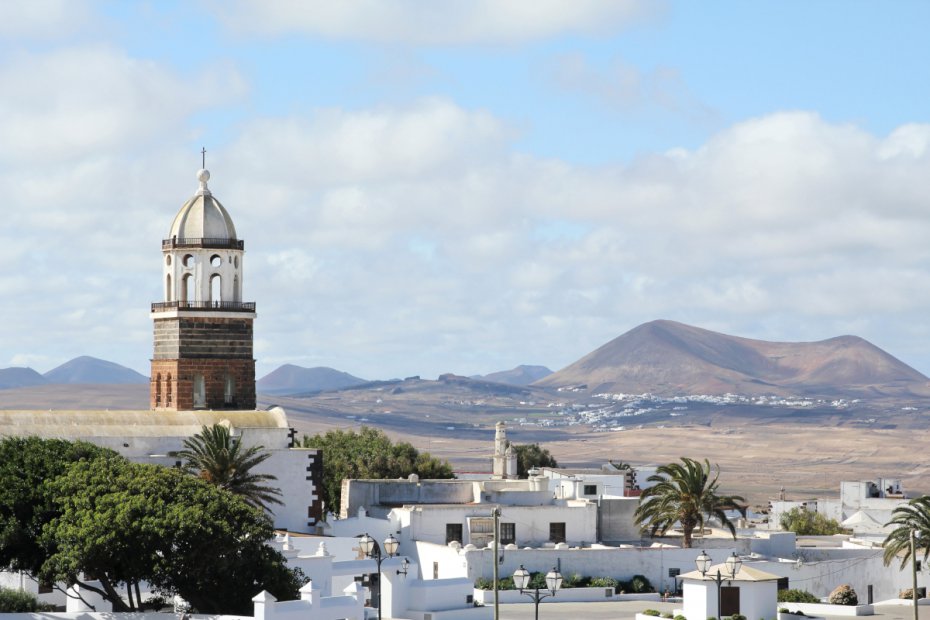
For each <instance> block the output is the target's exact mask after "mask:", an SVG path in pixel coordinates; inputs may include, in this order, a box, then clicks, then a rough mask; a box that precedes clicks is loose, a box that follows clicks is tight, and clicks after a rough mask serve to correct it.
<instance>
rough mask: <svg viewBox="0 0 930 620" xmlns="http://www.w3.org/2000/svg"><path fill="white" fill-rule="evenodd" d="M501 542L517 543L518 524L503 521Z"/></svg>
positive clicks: (503, 543)
mask: <svg viewBox="0 0 930 620" xmlns="http://www.w3.org/2000/svg"><path fill="white" fill-rule="evenodd" d="M501 544H502V545H515V544H517V526H516V524H514V523H501Z"/></svg>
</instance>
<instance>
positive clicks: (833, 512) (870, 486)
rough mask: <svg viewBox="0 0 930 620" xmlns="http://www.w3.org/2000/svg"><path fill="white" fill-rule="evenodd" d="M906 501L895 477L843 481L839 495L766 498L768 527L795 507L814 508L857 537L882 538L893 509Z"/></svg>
mask: <svg viewBox="0 0 930 620" xmlns="http://www.w3.org/2000/svg"><path fill="white" fill-rule="evenodd" d="M905 502H907V495H906V494H905V492H904V489H903V487H902V486H901V480H899V479H897V478H879V479H877V480H858V481H844V482H841V483H840V497H839V499H820V498H818V499H808V500H791V501H789V500H786V499H784V497H781V498H779V499H778V500H772V501H770V502H769V507H770V510H769V523H770V527H771V528H773V529H777V528H779V527H781V518H782V516H783V515H785V514H787V513H788V512H790V511H791V510H793V509H795V508H802V509H804V510H808V511H810V512H816V513H819V514H822V515H824V516H825V517H827V518H829V519H835V520H836V521H837V522H838V523H840V525H842V526H843V527H845V528H848V529H849V530H852V532H853V534H855V535H856V536H859V537H865V538H871V539H875V540H881V539H884V537H885V536H887V534H888V533H889V531H890V529H889V528H887V527H885V524H886V523H888V522H889V521H890V520H891V515H892V513H893V512H894V509H895V508H897V507H898V506H900V505H901V504H903V503H905Z"/></svg>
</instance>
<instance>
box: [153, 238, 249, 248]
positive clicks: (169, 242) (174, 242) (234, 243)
mask: <svg viewBox="0 0 930 620" xmlns="http://www.w3.org/2000/svg"><path fill="white" fill-rule="evenodd" d="M177 248H182V249H183V248H215V249H217V250H244V249H245V241H243V240H242V239H223V238H222V237H203V238H198V237H172V238H171V239H162V242H161V249H162V250H174V249H177Z"/></svg>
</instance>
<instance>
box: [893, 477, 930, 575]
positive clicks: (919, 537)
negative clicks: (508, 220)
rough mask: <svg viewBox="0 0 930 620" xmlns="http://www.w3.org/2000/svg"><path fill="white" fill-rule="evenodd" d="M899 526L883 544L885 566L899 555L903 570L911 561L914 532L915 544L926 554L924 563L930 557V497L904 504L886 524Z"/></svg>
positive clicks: (918, 498)
mask: <svg viewBox="0 0 930 620" xmlns="http://www.w3.org/2000/svg"><path fill="white" fill-rule="evenodd" d="M885 525H886V526H887V525H897V526H898V527H896V528H895V529H894V530H892V531H891V533H890V534H888V537H887V538H885V542H884V543H883V545H884V547H885V553H884V561H885V566H888V565H889V564H891V563H892V562H893V561H894V559H895V558H896V557H898V555H899V554H903V555H901V568H902V569H903V568H904V566H905V564H907V562H908V560H910V559H911V532H912V531H913V532H914V538H915V544H919V545H921V548H922V549H923V552H924V562H926V561H927V557H928V556H930V545H928V544H927V541H930V496H928V495H924V496H923V497H917V498H914V499H912V500H910V501H908V502H907V503H906V504H902V505H900V506H898V507H897V508H895V509H894V511H893V512H892V513H891V521H889V522H888V523H886V524H885Z"/></svg>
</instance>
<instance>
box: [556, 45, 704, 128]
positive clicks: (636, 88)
mask: <svg viewBox="0 0 930 620" xmlns="http://www.w3.org/2000/svg"><path fill="white" fill-rule="evenodd" d="M548 74H549V79H550V80H551V81H552V82H553V84H554V85H555V86H557V87H558V88H560V89H563V90H565V91H568V92H571V93H575V94H580V95H586V96H590V97H593V98H594V99H595V100H597V101H599V102H601V103H602V104H603V105H605V106H607V107H608V108H610V109H612V110H614V111H617V112H626V113H631V112H646V111H649V110H650V109H652V108H662V109H664V110H667V111H670V112H673V113H675V114H677V115H680V116H683V117H684V118H686V119H688V120H691V121H695V122H701V123H711V122H713V123H716V120H717V113H716V112H715V111H714V110H713V109H712V108H710V107H709V106H707V105H706V104H704V103H703V102H701V101H700V100H699V99H698V98H697V97H696V96H695V95H694V93H692V92H691V89H690V88H689V87H688V85H687V84H686V83H685V81H684V79H683V78H682V77H681V75H680V73H679V72H678V70H676V69H675V68H673V67H669V66H663V65H659V66H656V67H654V68H652V69H645V70H644V69H640V68H639V67H636V66H634V65H632V64H630V63H628V62H626V61H625V60H624V59H623V58H620V57H614V58H613V59H611V60H610V62H609V63H608V64H607V66H605V67H598V66H594V65H592V64H591V63H590V61H589V59H588V58H587V57H586V56H584V55H583V54H581V53H577V52H573V53H568V54H562V55H560V56H556V57H555V58H553V59H552V60H551V61H550V66H549V67H548Z"/></svg>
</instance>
